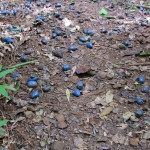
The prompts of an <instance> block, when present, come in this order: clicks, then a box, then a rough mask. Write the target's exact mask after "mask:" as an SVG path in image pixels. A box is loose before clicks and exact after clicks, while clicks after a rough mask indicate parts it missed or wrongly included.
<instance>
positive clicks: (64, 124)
mask: <svg viewBox="0 0 150 150" xmlns="http://www.w3.org/2000/svg"><path fill="white" fill-rule="evenodd" d="M67 127H68V125H67V124H66V122H64V121H62V122H59V123H58V128H59V129H65V128H67Z"/></svg>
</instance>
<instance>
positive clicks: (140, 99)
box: [136, 97, 143, 105]
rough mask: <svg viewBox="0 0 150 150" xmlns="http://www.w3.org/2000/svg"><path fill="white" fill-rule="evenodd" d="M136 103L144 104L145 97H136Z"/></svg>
mask: <svg viewBox="0 0 150 150" xmlns="http://www.w3.org/2000/svg"><path fill="white" fill-rule="evenodd" d="M136 103H137V104H139V105H142V104H143V99H142V98H140V97H137V98H136Z"/></svg>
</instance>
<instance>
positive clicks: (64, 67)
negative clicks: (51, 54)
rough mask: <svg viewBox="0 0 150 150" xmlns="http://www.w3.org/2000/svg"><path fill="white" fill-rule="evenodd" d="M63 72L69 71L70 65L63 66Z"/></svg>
mask: <svg viewBox="0 0 150 150" xmlns="http://www.w3.org/2000/svg"><path fill="white" fill-rule="evenodd" d="M63 70H64V71H68V70H71V66H70V65H64V66H63Z"/></svg>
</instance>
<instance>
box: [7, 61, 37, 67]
mask: <svg viewBox="0 0 150 150" xmlns="http://www.w3.org/2000/svg"><path fill="white" fill-rule="evenodd" d="M37 61H38V60H32V61H28V62H24V63H19V64H16V65H12V66H9V67H8V68H9V69H11V68H16V67H21V66H24V65H28V64H32V63H35V62H37Z"/></svg>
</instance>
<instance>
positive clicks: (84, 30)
mask: <svg viewBox="0 0 150 150" xmlns="http://www.w3.org/2000/svg"><path fill="white" fill-rule="evenodd" d="M83 33H85V34H87V35H94V34H95V32H94V31H92V30H89V29H83Z"/></svg>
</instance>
